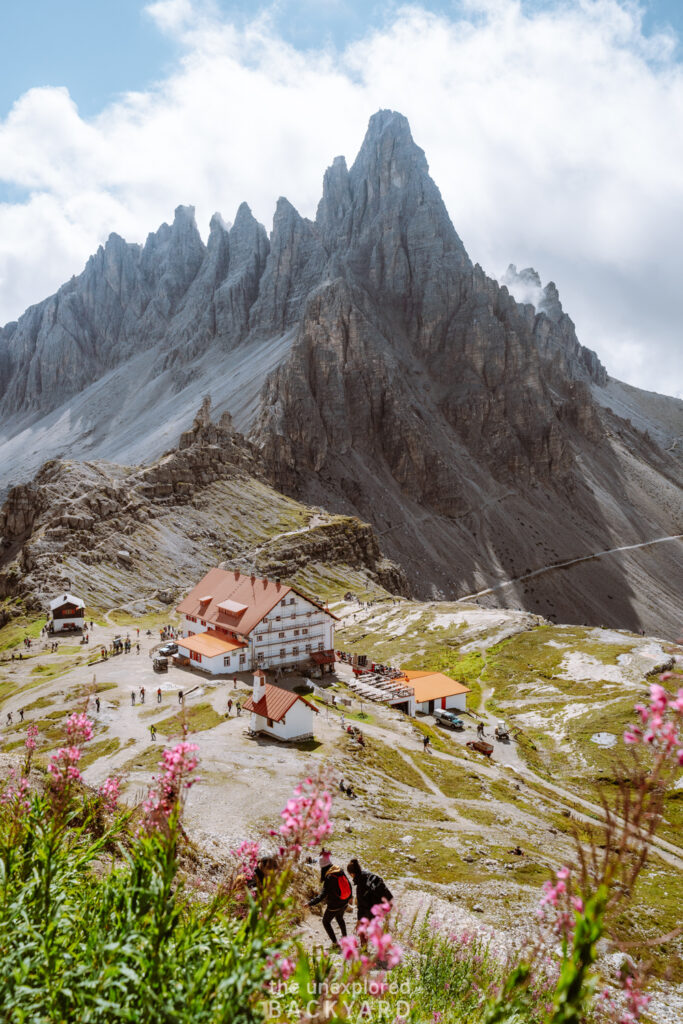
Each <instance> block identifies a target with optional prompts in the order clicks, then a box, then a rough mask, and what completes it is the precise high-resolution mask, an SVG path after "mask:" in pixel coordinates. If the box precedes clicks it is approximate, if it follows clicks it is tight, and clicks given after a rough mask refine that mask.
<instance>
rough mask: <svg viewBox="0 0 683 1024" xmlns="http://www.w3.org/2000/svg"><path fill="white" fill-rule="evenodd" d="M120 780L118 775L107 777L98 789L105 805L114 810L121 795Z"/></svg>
mask: <svg viewBox="0 0 683 1024" xmlns="http://www.w3.org/2000/svg"><path fill="white" fill-rule="evenodd" d="M120 786H121V783H120V780H119V779H117V778H116V777H114V778H109V779H105V780H104V782H103V783H102V785H101V786H100V788H99V789H98V791H97V792H98V793H99V795H100V796H101V797H102V801H103V802H104V804H105V806H106V807H107V808H108V809H109V810H110V811H113V810H114V809H115V808H116V805H117V803H118V800H119V795H120Z"/></svg>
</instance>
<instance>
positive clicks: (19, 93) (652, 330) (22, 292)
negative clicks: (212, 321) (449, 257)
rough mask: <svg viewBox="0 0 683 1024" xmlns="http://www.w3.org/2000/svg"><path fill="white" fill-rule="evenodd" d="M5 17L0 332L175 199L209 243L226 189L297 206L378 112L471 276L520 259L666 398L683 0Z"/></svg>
mask: <svg viewBox="0 0 683 1024" xmlns="http://www.w3.org/2000/svg"><path fill="white" fill-rule="evenodd" d="M0 10H1V12H2V13H1V14H0V29H1V32H2V40H3V61H2V64H1V65H0V324H3V323H6V322H7V321H8V320H12V319H14V318H16V317H17V316H19V315H20V314H21V313H22V312H23V310H24V309H26V307H27V306H29V305H31V304H32V303H35V302H38V301H40V300H41V299H43V298H44V297H46V296H47V295H49V294H51V293H52V292H53V291H55V290H56V289H57V288H58V287H59V286H60V284H62V283H63V282H64V281H66V280H68V279H69V277H70V276H71V275H72V274H77V273H79V272H80V270H81V269H82V268H83V265H84V264H85V262H86V260H87V259H88V257H89V256H90V254H91V253H93V252H94V251H95V250H96V249H97V247H98V245H100V244H102V243H103V242H104V241H105V240H106V238H107V237H108V235H109V234H110V232H112V231H116V232H118V233H119V234H121V235H122V236H123V237H124V238H126V239H128V240H129V241H135V242H144V240H145V237H146V235H147V233H148V232H149V231H153V230H156V229H157V228H158V226H159V225H160V224H161V223H162V222H163V221H168V220H170V219H172V217H173V211H174V209H175V207H176V206H177V205H179V204H189V205H193V206H195V208H196V217H197V224H198V227H199V229H200V232H201V233H202V235H203V236H204V237H206V234H207V228H208V224H209V219H210V217H211V215H212V214H213V213H214V212H216V211H217V212H220V213H221V214H222V215H223V217H224V218H225V219H226V220H227V221H230V220H231V219H232V218H233V217H234V214H235V211H236V209H237V207H238V206H239V204H240V203H241V202H242V201H243V200H246V201H247V202H248V203H249V204H250V206H251V207H252V209H253V211H254V214H255V215H256V216H257V217H258V218H259V219H260V220H261V221H262V223H264V224H265V225H266V227H267V228H268V229H269V228H270V225H271V222H272V216H273V211H274V208H275V203H276V201H277V198H278V196H280V195H285V196H287V198H289V199H290V201H291V202H292V203H293V204H294V205H295V206H296V207H297V209H298V210H299V211H300V212H301V213H302V214H303V215H305V216H308V217H312V216H314V215H315V210H316V206H317V203H318V200H319V197H320V191H321V183H322V175H323V173H324V170H325V168H326V167H327V166H328V165H329V164H330V163H331V162H332V159H333V158H334V157H335V156H336V155H338V154H344V155H345V156H346V157H347V159H348V160H349V161H351V160H353V158H354V156H355V153H356V152H357V150H358V147H359V145H360V143H361V141H362V137H363V134H364V132H365V128H366V125H367V121H368V118H369V117H370V116H371V115H372V114H373V113H374V112H375V111H376V110H377V109H379V108H381V107H390V108H392V109H395V110H400V111H401V112H402V113H404V114H405V115H406V116H407V117H408V119H409V121H410V124H411V127H412V131H413V135H414V138H415V140H416V142H417V143H418V144H419V145H420V146H421V147H422V148H423V149H424V150H425V153H426V155H427V159H428V161H429V165H430V170H431V173H432V176H433V178H434V180H435V181H436V183H437V185H438V186H439V188H440V189H441V192H442V195H443V198H444V201H445V203H446V206H447V208H448V211H449V213H450V215H451V219H452V220H453V223H454V225H455V227H456V229H457V231H458V232H459V234H460V236H461V237H462V239H463V242H464V243H465V245H466V247H467V249H468V252H469V253H470V256H471V257H472V258H473V259H474V260H476V261H478V262H479V263H481V265H482V266H483V267H484V269H485V270H486V271H487V273H489V274H490V275H492V276H494V277H500V276H502V274H503V273H504V272H505V269H506V267H507V265H508V263H515V264H517V266H519V267H525V266H529V265H531V266H534V267H535V268H536V269H537V271H538V272H539V274H540V276H541V278H542V280H543V282H544V283H545V282H547V281H549V280H554V281H555V282H556V284H557V286H558V288H559V291H560V295H561V298H562V301H563V304H564V307H565V309H566V311H567V312H568V313H569V315H570V316H571V317H572V319H573V320H574V321H575V323H576V326H577V332H578V334H579V338H580V340H581V341H582V342H583V343H584V344H586V345H588V346H589V347H590V348H593V349H595V350H596V351H597V352H598V354H599V355H600V357H601V359H602V360H603V362H604V363H605V365H606V366H607V368H608V370H609V372H610V373H611V374H612V375H613V376H615V377H618V378H619V379H621V380H625V381H627V382H629V383H632V384H635V385H638V386H640V387H644V388H646V389H649V390H655V391H661V392H665V393H669V394H681V395H683V344H682V343H681V327H680V282H681V280H683V247H682V246H681V242H680V240H681V238H682V237H683V133H681V131H680V111H681V109H683V54H682V47H681V42H680V40H681V39H683V0H650V2H648V3H641V4H637V3H635V2H634V0H457V2H454V3H450V2H446V0H426V2H423V3H420V2H418V0H414V2H413V3H412V5H403V6H401V5H400V4H397V3H392V4H386V3H381V2H378V3H373V2H372V0H370V2H369V3H362V2H360V0H298V2H294V0H273V2H272V3H271V4H270V5H267V6H263V7H260V6H257V5H255V4H253V3H249V2H247V0H147V3H146V4H145V3H143V2H141V0H59V2H58V0H21V2H19V0H16V2H15V0H12V2H9V0H8V2H5V3H4V4H2V7H0ZM641 16H642V17H641Z"/></svg>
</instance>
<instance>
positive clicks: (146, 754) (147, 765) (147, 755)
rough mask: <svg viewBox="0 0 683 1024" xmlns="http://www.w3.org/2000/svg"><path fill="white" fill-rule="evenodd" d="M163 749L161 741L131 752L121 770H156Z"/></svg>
mask: <svg viewBox="0 0 683 1024" xmlns="http://www.w3.org/2000/svg"><path fill="white" fill-rule="evenodd" d="M163 751H164V745H163V743H152V744H151V745H150V746H148V747H145V748H144V749H143V750H139V751H138V752H137V753H135V754H133V756H132V757H131V758H129V759H128V760H127V761H126V763H125V764H124V765H123V767H122V768H121V772H122V773H125V772H132V771H140V770H141V769H142V770H144V771H156V770H157V769H158V767H159V761H160V760H161V755H162V753H163Z"/></svg>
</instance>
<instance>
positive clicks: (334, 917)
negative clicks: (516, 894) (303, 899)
mask: <svg viewBox="0 0 683 1024" xmlns="http://www.w3.org/2000/svg"><path fill="white" fill-rule="evenodd" d="M331 856H332V855H331V854H330V851H329V850H323V851H322V853H321V854H320V861H319V863H320V881H321V882H322V883H323V888H322V892H321V893H320V895H319V896H316V897H315V898H314V899H312V900H309V902H308V904H307V906H309V907H315V906H316V905H317V904H318V903H322V902H323V900H324V901H325V903H326V904H327V906H326V907H325V912H324V914H323V928H324V929H325V931H326V932H327V934H328V935H329V937H330V940H331V942H332V947H333V948H336V947H337V946H338V945H339V943H338V942H337V936H336V935H335V933H334V928H333V927H332V922H333V921H336V922H337V924H338V925H339V931H340V932H341V934H342V935H346V922H345V921H344V913H345V911H346V908H347V907H348V905H349V903H350V902H351V883H350V882H349V880H348V878H347V877H346V875H345V873H344V872H343V871H342V869H341V868H340V867H337V865H336V864H333V863H332V859H331Z"/></svg>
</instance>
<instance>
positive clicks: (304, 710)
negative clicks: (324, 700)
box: [251, 700, 315, 741]
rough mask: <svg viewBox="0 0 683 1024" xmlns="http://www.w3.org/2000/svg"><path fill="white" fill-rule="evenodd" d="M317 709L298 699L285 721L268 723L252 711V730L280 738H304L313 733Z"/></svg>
mask: <svg viewBox="0 0 683 1024" xmlns="http://www.w3.org/2000/svg"><path fill="white" fill-rule="evenodd" d="M314 717H315V711H312V710H311V709H310V708H309V707H307V706H306V705H305V704H304V703H303V701H300V700H298V701H297V702H296V704H294V706H293V707H291V708H290V709H289V711H288V712H287V714H286V715H285V719H284V721H283V722H273V724H272V726H269V725H268V720H267V719H266V718H261V716H260V715H255V714H253V713H252V716H251V729H252V732H263V733H266V735H267V736H274V737H276V738H277V739H279V740H285V741H291V740H297V739H304V738H306V737H310V736H312V735H313V719H314Z"/></svg>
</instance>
